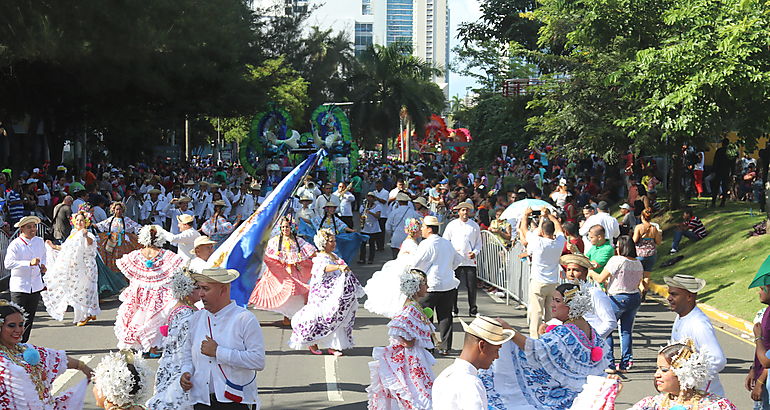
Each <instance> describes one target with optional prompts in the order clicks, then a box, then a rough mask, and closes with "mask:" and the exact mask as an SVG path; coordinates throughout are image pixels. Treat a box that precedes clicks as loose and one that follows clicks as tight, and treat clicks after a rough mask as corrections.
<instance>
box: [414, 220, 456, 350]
mask: <svg viewBox="0 0 770 410" xmlns="http://www.w3.org/2000/svg"><path fill="white" fill-rule="evenodd" d="M438 231H439V221H438V218H436V217H435V216H426V217H425V218H424V219H423V220H422V237H423V238H425V239H423V240H422V242H420V245H418V247H417V252H416V253H415V256H414V268H415V269H419V270H421V271H423V272H425V276H426V278H427V282H428V295H427V296H425V299H423V300H422V301H421V304H422V305H423V306H424V307H430V308H431V309H433V310H434V311H435V312H436V319H437V320H438V330H439V333H440V334H441V341H439V343H437V346H436V348H437V349H438V353H439V354H440V355H446V354H448V353H449V350H450V349H451V348H452V322H453V319H452V307H453V306H454V303H455V300H456V299H457V286H458V285H459V284H460V281H459V280H457V278H456V277H455V274H454V270H455V268H457V266H458V265H460V262H462V256H461V255H460V254H458V253H457V251H455V249H454V247H453V246H452V243H451V242H449V241H448V240H446V239H444V238H442V237H441V236H439V234H438Z"/></svg>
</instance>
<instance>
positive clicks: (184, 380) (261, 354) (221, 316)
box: [179, 269, 265, 410]
mask: <svg viewBox="0 0 770 410" xmlns="http://www.w3.org/2000/svg"><path fill="white" fill-rule="evenodd" d="M238 276H239V274H238V271H236V270H234V269H204V270H203V272H201V273H193V274H192V278H193V279H194V280H195V281H196V283H197V284H198V286H199V287H200V295H201V301H202V302H203V306H204V308H205V309H202V310H199V311H197V312H195V313H194V314H193V316H192V318H191V319H190V333H189V336H188V338H187V341H186V343H185V347H184V349H185V350H186V352H187V354H185V355H183V356H184V360H183V362H182V376H181V377H180V381H179V382H180V385H181V386H182V389H184V390H185V391H189V392H190V401H191V402H192V403H195V404H194V408H195V409H196V410H197V409H244V410H245V409H250V408H256V409H259V407H260V402H259V397H258V395H257V372H258V371H260V370H262V369H264V368H265V343H264V341H263V338H262V329H261V328H260V327H259V321H258V320H257V318H256V316H254V314H252V313H251V312H249V311H248V310H246V309H245V308H243V307H240V306H238V305H236V304H235V301H234V300H230V283H231V282H232V281H234V280H235V279H237V278H238ZM251 405H253V406H251Z"/></svg>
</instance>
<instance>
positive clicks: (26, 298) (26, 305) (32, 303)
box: [11, 292, 40, 343]
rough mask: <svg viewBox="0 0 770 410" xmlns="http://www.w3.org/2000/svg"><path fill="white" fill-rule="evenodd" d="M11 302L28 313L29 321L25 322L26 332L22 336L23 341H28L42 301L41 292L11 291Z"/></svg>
mask: <svg viewBox="0 0 770 410" xmlns="http://www.w3.org/2000/svg"><path fill="white" fill-rule="evenodd" d="M11 302H13V303H15V304H17V305H19V306H21V307H22V309H24V312H26V313H27V321H26V323H24V334H23V335H22V337H21V342H22V343H26V342H27V341H28V340H29V334H30V333H31V332H32V323H33V322H35V314H36V313H37V305H38V304H39V303H40V292H34V293H22V292H11Z"/></svg>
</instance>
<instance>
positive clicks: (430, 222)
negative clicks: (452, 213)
mask: <svg viewBox="0 0 770 410" xmlns="http://www.w3.org/2000/svg"><path fill="white" fill-rule="evenodd" d="M422 224H423V225H426V226H439V225H441V222H439V221H438V218H436V217H435V216H433V215H428V216H426V217H425V218H423V220H422Z"/></svg>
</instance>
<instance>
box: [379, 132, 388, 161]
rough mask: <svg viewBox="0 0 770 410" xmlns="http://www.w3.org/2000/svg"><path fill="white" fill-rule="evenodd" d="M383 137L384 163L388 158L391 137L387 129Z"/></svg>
mask: <svg viewBox="0 0 770 410" xmlns="http://www.w3.org/2000/svg"><path fill="white" fill-rule="evenodd" d="M381 138H382V142H381V144H382V162H383V163H384V162H385V161H387V160H388V142H389V140H390V137H389V136H388V132H387V131H386V132H384V133H383V134H382V137H381Z"/></svg>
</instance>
